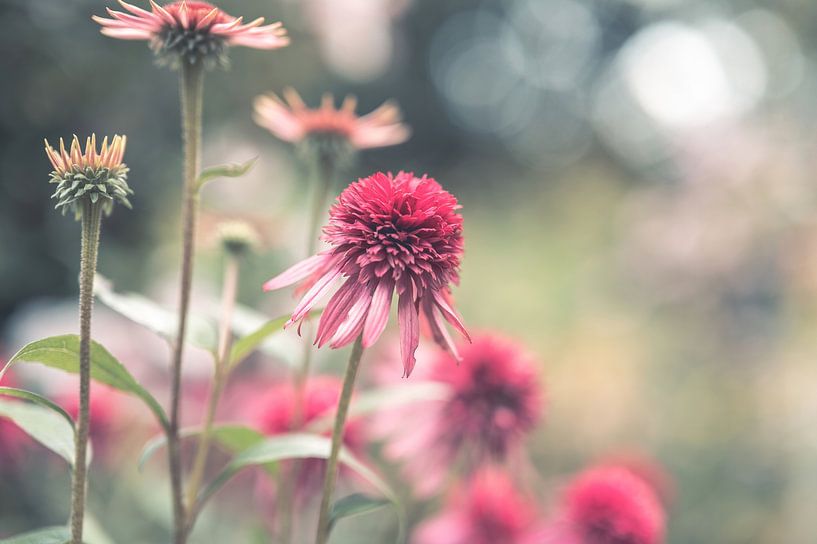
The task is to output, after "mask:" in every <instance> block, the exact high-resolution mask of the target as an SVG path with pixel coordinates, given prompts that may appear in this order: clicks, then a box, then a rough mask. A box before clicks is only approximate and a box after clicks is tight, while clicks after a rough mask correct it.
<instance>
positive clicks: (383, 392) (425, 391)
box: [308, 381, 449, 432]
mask: <svg viewBox="0 0 817 544" xmlns="http://www.w3.org/2000/svg"><path fill="white" fill-rule="evenodd" d="M448 395H449V388H448V386H447V385H445V384H442V383H437V382H430V381H429V382H416V383H403V384H400V385H392V386H387V387H380V388H377V389H370V390H368V391H364V392H362V393H360V394H358V395H356V396H355V397H352V404H351V406H350V407H349V416H348V417H350V418H352V417H361V416H365V415H367V414H371V413H374V412H379V411H381V410H388V409H390V408H397V407H399V406H402V405H404V404H411V403H413V402H422V401H434V400H443V399H445V398H447V396H448ZM334 420H335V415H334V413H331V414H328V415H327V416H325V417H321V418H318V419H316V420H315V421H314V422H312V423H311V424H310V425H309V427H308V429H309V431H311V432H323V431H326V430H328V429H331V428H332V423H333V422H334Z"/></svg>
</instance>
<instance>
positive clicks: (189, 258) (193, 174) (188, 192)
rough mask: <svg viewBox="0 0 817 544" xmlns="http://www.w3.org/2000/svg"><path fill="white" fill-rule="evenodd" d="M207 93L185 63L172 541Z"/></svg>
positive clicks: (179, 509)
mask: <svg viewBox="0 0 817 544" xmlns="http://www.w3.org/2000/svg"><path fill="white" fill-rule="evenodd" d="M203 90H204V67H203V66H202V65H201V63H196V64H190V63H187V62H184V63H182V67H181V110H182V140H183V143H184V194H183V196H182V200H183V202H182V267H181V280H180V294H179V323H178V330H177V332H176V342H175V345H174V346H173V360H172V365H171V372H172V377H171V386H170V426H169V429H168V433H167V454H168V464H169V465H170V484H171V493H172V499H173V541H174V542H175V543H176V544H184V543H185V542H186V540H187V530H186V519H185V508H184V500H183V497H182V462H181V452H180V450H179V419H180V413H179V412H180V409H179V408H180V407H179V404H180V400H181V377H182V358H183V354H184V339H185V335H186V332H187V313H188V310H189V308H190V288H191V285H192V280H193V257H194V255H193V253H194V246H195V238H196V217H197V214H198V187H197V186H196V178H197V177H198V173H199V169H200V167H201V111H202V94H203Z"/></svg>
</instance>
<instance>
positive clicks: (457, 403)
mask: <svg viewBox="0 0 817 544" xmlns="http://www.w3.org/2000/svg"><path fill="white" fill-rule="evenodd" d="M461 354H462V362H461V363H460V364H459V365H456V364H454V361H453V358H452V356H451V355H450V354H449V353H446V352H443V351H437V352H436V353H435V354H434V355H432V356H431V357H430V359H431V361H430V362H431V365H430V367H429V369H428V371H427V372H425V373H424V375H423V376H422V377H423V378H424V379H427V380H430V381H433V382H439V383H443V384H445V385H447V386H448V391H449V392H448V394H447V396H446V397H445V398H444V399H441V400H438V401H427V402H423V403H416V404H412V405H410V406H407V407H406V408H404V409H403V408H401V409H399V414H395V413H387V414H383V415H382V416H378V417H377V418H376V419H375V421H374V423H373V431H374V434H375V435H376V436H379V437H382V438H385V439H386V446H385V449H384V453H385V454H386V455H387V456H388V457H390V458H392V459H395V460H403V461H404V462H405V472H406V477H407V480H409V481H411V482H412V484H413V485H414V488H415V491H416V492H417V493H418V494H420V495H428V494H430V493H432V492H434V491H436V490H437V489H438V488H439V486H440V485H441V484H442V483H443V481H444V480H445V476H446V474H447V471H448V470H449V467H451V466H459V467H460V468H461V469H462V470H464V471H466V472H472V471H474V470H477V469H478V468H479V467H480V466H483V465H484V464H485V463H487V462H504V461H507V460H514V461H521V459H519V458H518V457H517V456H518V455H521V454H522V453H523V452H522V448H521V447H520V446H521V444H522V441H523V439H524V438H525V437H526V436H527V435H528V434H529V433H530V431H531V430H533V428H534V427H535V426H536V424H537V423H538V422H539V421H540V420H541V418H542V415H543V408H544V400H543V392H542V386H541V385H540V382H539V379H538V366H539V365H538V363H537V361H536V360H535V358H533V357H532V356H531V355H530V354H529V353H528V352H527V351H526V350H525V349H524V348H523V347H522V346H520V345H519V344H518V343H517V342H514V341H513V340H510V339H508V338H505V337H502V336H499V335H497V334H492V333H481V334H478V335H476V336H474V340H473V343H471V344H466V345H464V346H462V348H461ZM396 416H397V417H396ZM406 428H411V429H412V432H411V433H406V432H405V429H406Z"/></svg>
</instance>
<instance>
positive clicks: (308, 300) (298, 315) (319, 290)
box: [287, 262, 344, 326]
mask: <svg viewBox="0 0 817 544" xmlns="http://www.w3.org/2000/svg"><path fill="white" fill-rule="evenodd" d="M343 264H344V262H339V263H337V264H335V265H334V266H332V267H331V268H330V269H329V270H328V271H327V272H326V273H325V274H324V275H323V276H321V278H320V279H318V281H316V282H315V285H313V286H312V288H311V289H309V291H307V292H306V294H305V295H304V296H303V298H302V299H301V301H300V302H299V303H298V305H297V306H296V307H295V310H294V311H293V312H292V317H291V318H290V320H289V322H288V323H287V326H289V325H292V324H293V323H295V322H296V321H300V320H301V319H303V317H304V316H305V315H306V314H307V313H308V312H309V310H310V309H311V308H312V306H314V305H315V303H316V302H317V301H318V299H319V298H321V297H322V296H323V295H325V294H326V293H327V292H328V291H329V289H331V288H332V282H333V281H335V279H337V277H338V276H340V274H341V272H342V271H343Z"/></svg>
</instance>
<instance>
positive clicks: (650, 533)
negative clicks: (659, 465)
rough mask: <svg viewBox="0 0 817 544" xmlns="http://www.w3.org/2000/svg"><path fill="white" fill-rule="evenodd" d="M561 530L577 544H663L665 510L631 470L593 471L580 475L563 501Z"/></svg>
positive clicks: (568, 540) (609, 467) (565, 539)
mask: <svg viewBox="0 0 817 544" xmlns="http://www.w3.org/2000/svg"><path fill="white" fill-rule="evenodd" d="M563 501H564V503H563V508H564V512H563V516H564V519H563V520H561V521H562V523H563V525H561V530H562V531H563V535H564V537H565V538H564V539H563V541H565V542H571V543H573V542H575V543H576V544H659V543H661V542H663V541H664V523H665V520H664V517H665V513H664V509H663V507H662V506H661V502H660V501H659V499H658V497H657V495H656V493H655V492H654V491H653V489H652V488H651V487H650V485H649V484H648V483H646V482H645V481H644V480H642V479H641V478H640V477H638V476H637V475H636V474H634V473H633V472H632V471H631V470H629V469H627V468H623V467H616V466H598V467H593V468H590V469H588V470H586V471H585V472H583V473H581V474H579V475H578V476H577V477H576V478H575V479H574V480H573V482H572V483H571V484H570V486H569V487H568V489H567V490H566V492H565V494H564V497H563Z"/></svg>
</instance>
